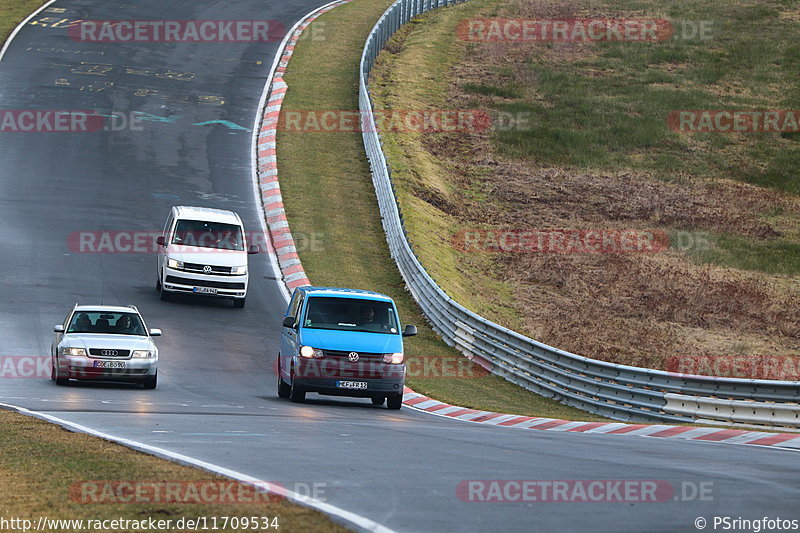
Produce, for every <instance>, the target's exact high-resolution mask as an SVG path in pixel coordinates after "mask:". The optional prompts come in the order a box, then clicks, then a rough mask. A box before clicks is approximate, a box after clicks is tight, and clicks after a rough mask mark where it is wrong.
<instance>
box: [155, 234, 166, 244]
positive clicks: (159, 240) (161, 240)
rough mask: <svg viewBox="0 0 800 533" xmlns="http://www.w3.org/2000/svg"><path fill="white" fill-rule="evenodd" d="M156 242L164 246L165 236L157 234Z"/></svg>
mask: <svg viewBox="0 0 800 533" xmlns="http://www.w3.org/2000/svg"><path fill="white" fill-rule="evenodd" d="M156 244H157V245H159V246H166V245H167V239H166V237H164V236H163V235H159V236H158V237H156Z"/></svg>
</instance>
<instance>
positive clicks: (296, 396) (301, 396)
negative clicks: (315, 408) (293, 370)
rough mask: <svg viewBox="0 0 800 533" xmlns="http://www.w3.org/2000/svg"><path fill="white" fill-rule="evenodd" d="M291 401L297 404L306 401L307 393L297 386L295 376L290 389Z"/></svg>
mask: <svg viewBox="0 0 800 533" xmlns="http://www.w3.org/2000/svg"><path fill="white" fill-rule="evenodd" d="M289 399H290V400H292V401H293V402H295V403H303V402H304V401H306V391H304V390H303V389H301V388H300V387H298V386H296V385H295V383H294V376H292V385H291V387H290V389H289Z"/></svg>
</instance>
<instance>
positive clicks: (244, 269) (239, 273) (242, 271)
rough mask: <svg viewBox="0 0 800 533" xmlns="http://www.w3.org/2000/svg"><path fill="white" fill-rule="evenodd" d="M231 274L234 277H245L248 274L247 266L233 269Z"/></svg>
mask: <svg viewBox="0 0 800 533" xmlns="http://www.w3.org/2000/svg"><path fill="white" fill-rule="evenodd" d="M231 274H233V275H234V276H243V275H245V274H247V265H244V266H238V267H231Z"/></svg>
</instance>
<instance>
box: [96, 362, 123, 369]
mask: <svg viewBox="0 0 800 533" xmlns="http://www.w3.org/2000/svg"><path fill="white" fill-rule="evenodd" d="M92 366H93V367H95V368H125V362H124V361H94V362H92Z"/></svg>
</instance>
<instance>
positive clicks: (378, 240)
mask: <svg viewBox="0 0 800 533" xmlns="http://www.w3.org/2000/svg"><path fill="white" fill-rule="evenodd" d="M391 3H392V2H391V0H356V1H354V2H351V3H349V4H346V5H344V6H341V7H337V8H336V9H334V10H332V11H331V12H329V13H326V14H325V15H323V16H322V17H320V18H319V19H318V21H317V22H314V23H313V24H320V25H321V27H322V29H323V30H324V35H325V39H324V40H314V39H303V40H301V41H300V43H299V44H298V46H297V48H296V49H295V52H294V55H293V56H292V61H291V63H290V66H289V69H288V72H287V73H286V76H285V79H286V82H287V83H288V85H289V89H288V92H287V96H286V99H285V101H284V104H283V110H284V111H307V110H349V111H355V110H357V109H358V92H357V89H358V64H359V60H360V57H361V51H362V49H363V46H364V43H365V41H366V39H367V35H368V34H369V31H370V30H371V29H372V27H373V26H374V24H375V21H376V20H377V19H378V18H379V17H380V15H381V14H382V13H383V12H384V11H385V10H386V8H387V7H388V6H389V5H391ZM412 26H413V25H412ZM309 31H310V32H311V33H310V34H311V35H314V34H315V33H314V28H311V29H310V30H309ZM430 53H431V55H432V56H434V57H436V56H437V55H438V52H437V51H436V50H435V49H432V50H430ZM410 109H414V108H413V107H411V108H410ZM278 164H279V168H280V176H281V177H280V179H281V190H282V193H283V199H284V204H285V206H286V213H287V216H288V219H289V222H290V226H291V228H292V233H293V234H295V235H296V236H303V235H316V236H317V237H318V238H317V242H318V243H320V244H319V245H318V246H315V247H307V248H305V249H301V250H300V251H299V253H300V257H301V259H302V261H303V266H304V268H305V270H306V273H307V274H308V276H309V278H310V279H311V281H312V283H314V284H315V285H328V286H339V287H352V288H360V289H370V290H376V291H379V292H382V293H385V294H388V295H390V296H391V297H392V298H394V299H395V301H396V302H397V305H398V308H399V311H400V314H401V317H402V318H403V321H404V322H406V323H413V324H417V325H418V326H419V335H418V336H416V337H413V338H410V339H408V340H406V353H407V354H408V357H409V359H412V358H415V357H431V356H432V357H437V356H441V357H447V356H451V357H452V356H456V357H460V354H459V353H458V352H456V351H455V350H453V349H452V348H450V347H448V346H447V345H446V344H444V342H442V341H441V339H440V338H439V337H438V336H437V335H436V334H435V333H434V332H433V331H432V330H431V329H430V327H428V326H427V323H426V321H425V318H424V317H423V316H422V314H421V312H420V309H419V307H418V306H417V305H416V303H415V302H414V300H413V299H412V298H411V296H410V295H409V293H408V292H407V290H406V288H405V284H404V282H403V280H402V278H401V277H400V274H399V272H398V271H397V268H396V266H395V263H394V261H393V260H392V258H391V256H390V255H389V251H388V248H387V246H386V237H385V234H384V232H383V228H382V226H381V223H380V213H379V210H378V204H377V199H376V197H375V190H374V188H373V185H372V177H371V174H370V170H369V165H368V162H367V158H366V154H365V152H364V146H363V143H362V138H361V134H360V133H347V132H335V133H318V132H296V131H279V132H278ZM445 194H446V192H445ZM440 235H446V233H442V234H440ZM301 238H302V237H301ZM431 238H434V239H435V238H442V237H437V236H436V235H431ZM445 238H446V237H445ZM450 266H451V267H452V268H455V267H456V265H450ZM408 385H409V386H411V387H413V388H414V389H415V390H416V391H417V392H420V393H422V394H426V395H429V396H432V397H434V398H437V399H438V400H441V401H444V402H449V403H453V404H457V405H463V406H465V407H471V408H476V409H485V410H492V411H501V412H511V413H520V414H527V415H537V416H552V417H555V418H570V419H576V420H601V419H600V418H598V417H594V416H592V415H589V414H587V413H584V412H582V411H580V410H577V409H572V408H569V407H565V406H563V405H561V404H559V403H557V402H554V401H551V400H548V399H545V398H542V397H540V396H537V395H535V394H532V393H530V392H528V391H525V390H524V389H522V388H520V387H517V386H515V385H513V384H511V383H509V382H507V381H505V380H503V379H501V378H498V377H496V376H491V375H490V376H485V377H480V378H473V379H458V378H450V377H441V378H439V377H430V376H426V377H419V376H417V377H409V379H408Z"/></svg>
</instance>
